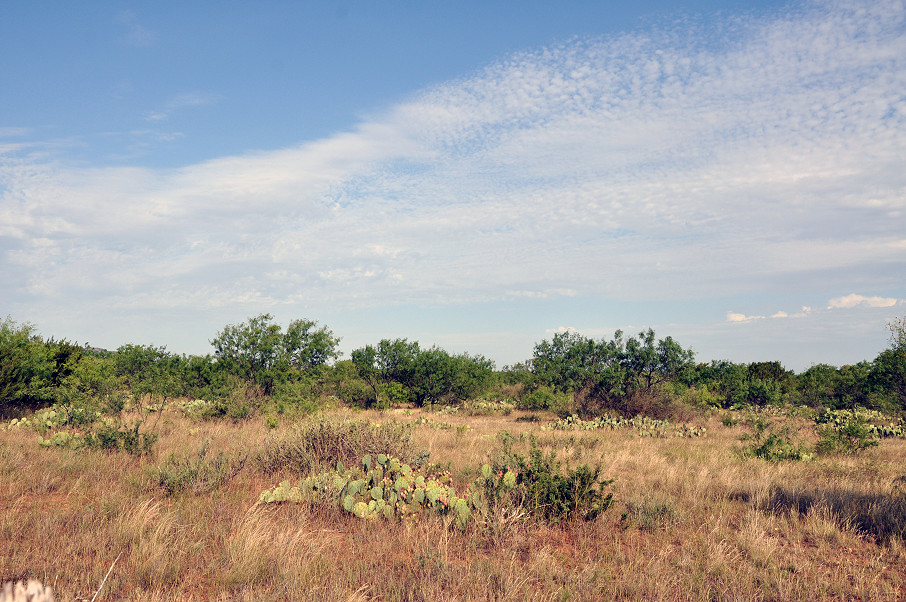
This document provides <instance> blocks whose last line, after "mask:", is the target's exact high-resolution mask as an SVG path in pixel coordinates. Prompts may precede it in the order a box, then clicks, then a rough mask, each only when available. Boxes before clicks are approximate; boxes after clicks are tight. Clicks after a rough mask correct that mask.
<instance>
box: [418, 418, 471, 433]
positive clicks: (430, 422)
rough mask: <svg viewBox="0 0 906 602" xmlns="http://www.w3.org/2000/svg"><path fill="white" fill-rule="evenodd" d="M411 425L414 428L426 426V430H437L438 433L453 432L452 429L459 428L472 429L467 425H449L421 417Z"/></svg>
mask: <svg viewBox="0 0 906 602" xmlns="http://www.w3.org/2000/svg"><path fill="white" fill-rule="evenodd" d="M413 424H414V425H415V426H427V427H428V428H432V429H437V430H440V431H449V430H453V429H454V428H455V429H457V430H459V429H460V428H463V427H464V428H465V429H466V430H471V429H472V427H471V426H469V425H468V424H462V425H454V424H450V423H449V422H441V421H439V420H434V419H432V418H426V417H425V416H421V417H419V418H417V419H416V420H415V421H414V422H413Z"/></svg>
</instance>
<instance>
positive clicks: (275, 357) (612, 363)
mask: <svg viewBox="0 0 906 602" xmlns="http://www.w3.org/2000/svg"><path fill="white" fill-rule="evenodd" d="M889 327H890V331H891V341H890V345H889V347H888V348H887V349H884V350H883V351H881V352H880V353H879V354H878V356H877V357H876V358H875V359H874V360H872V361H862V362H859V363H857V364H855V365H849V366H842V367H834V366H829V365H826V364H818V365H814V366H812V367H810V368H809V369H808V370H805V371H803V372H801V373H799V374H796V373H795V372H793V371H791V370H786V369H784V368H783V366H782V365H781V364H780V362H776V361H767V362H754V363H748V364H741V363H734V362H731V361H727V360H715V361H712V362H708V363H697V362H696V361H695V355H694V353H693V351H692V350H691V349H687V348H684V347H683V346H682V345H680V344H679V343H678V342H677V341H675V340H674V339H673V338H671V337H669V336H668V337H666V338H658V337H657V336H656V335H655V332H654V331H653V330H652V329H648V330H646V331H643V332H640V333H639V334H638V335H636V336H626V335H625V334H624V333H623V332H621V331H617V332H616V333H615V334H614V336H613V337H612V338H600V339H595V338H591V337H587V336H584V335H582V334H580V333H577V332H562V333H557V334H555V335H554V336H553V337H552V338H550V339H548V340H543V341H541V342H539V343H538V344H536V345H535V347H534V349H533V354H532V357H531V359H529V360H527V361H525V362H522V363H520V364H517V365H514V366H505V367H503V368H501V369H497V368H496V367H495V365H494V363H493V362H492V361H491V360H489V359H487V358H485V357H483V356H481V355H470V354H467V353H461V354H454V353H449V352H447V351H446V350H444V349H441V348H439V347H437V346H431V347H427V348H425V347H422V346H421V345H420V344H419V343H418V342H417V341H409V340H408V339H400V338H397V339H382V340H381V341H379V342H377V343H375V344H372V345H366V346H364V347H361V348H358V349H355V350H353V351H352V352H351V354H350V358H349V359H347V360H341V359H340V357H341V356H340V352H339V350H338V345H339V338H338V337H337V336H336V335H335V334H334V333H333V332H332V331H331V330H330V329H329V328H327V327H326V326H322V325H319V324H318V323H317V322H315V321H312V320H307V319H298V320H293V321H292V322H290V323H289V325H288V326H287V327H286V328H285V329H284V328H283V327H282V326H280V325H279V324H277V323H275V322H274V318H273V316H272V315H270V314H261V315H258V316H255V317H252V318H249V319H248V320H246V321H244V322H242V323H239V324H230V325H227V326H225V327H224V328H223V329H222V330H221V331H220V332H218V333H217V334H216V335H215V336H214V338H213V339H211V341H210V342H211V345H212V347H213V353H212V354H208V355H204V356H198V355H178V354H174V353H171V352H169V351H167V349H166V348H165V347H157V346H153V345H139V344H128V345H123V346H121V347H119V348H118V349H116V350H115V351H106V350H99V349H93V348H90V347H87V346H80V345H78V344H76V343H72V342H69V341H66V340H56V339H53V338H49V339H45V338H43V337H41V336H40V335H38V334H37V332H36V329H35V327H34V326H32V325H31V324H27V323H25V324H20V323H17V322H15V321H14V320H12V319H11V318H6V319H5V320H2V321H0V412H2V413H4V414H10V413H15V412H20V411H24V410H28V409H37V408H40V407H46V406H50V405H54V404H70V405H72V404H76V405H78V404H106V405H108V406H111V407H112V409H114V410H116V409H117V406H119V407H122V404H124V403H125V401H124V395H125V394H127V393H128V394H129V395H145V396H150V397H151V398H157V399H159V400H164V401H165V400H167V399H173V398H190V399H205V400H210V401H213V402H216V403H213V404H212V405H211V407H212V408H213V409H212V410H211V411H212V412H213V413H215V414H217V415H229V416H232V417H234V418H241V417H243V416H247V415H250V414H252V413H254V412H256V411H257V410H258V409H260V408H261V407H262V406H265V405H268V404H269V405H271V406H273V407H275V408H277V410H278V411H284V410H293V409H296V410H300V409H301V410H305V411H311V410H312V409H315V408H317V407H319V405H321V404H324V403H329V402H342V403H346V404H349V405H354V406H359V407H378V408H385V407H389V406H393V405H402V404H412V405H415V406H427V405H435V404H441V405H446V404H457V403H460V402H462V401H464V400H469V399H475V398H479V397H486V398H488V399H494V400H505V401H507V402H508V403H512V404H514V405H515V406H517V407H520V408H523V409H529V410H551V411H555V412H557V413H560V414H564V415H565V414H572V413H578V414H582V415H596V414H602V413H605V412H616V413H619V414H622V415H628V416H634V415H638V414H643V415H649V416H653V417H661V416H667V415H675V413H676V412H677V411H678V409H681V408H682V407H687V408H689V407H692V408H695V407H698V408H702V407H716V408H734V407H745V406H766V405H784V404H796V405H807V406H810V407H824V408H828V409H844V408H854V407H866V408H870V409H878V410H882V411H885V412H889V413H898V412H903V411H904V410H906V323H904V319H903V318H900V319H897V320H894V321H893V322H891V323H890V324H889Z"/></svg>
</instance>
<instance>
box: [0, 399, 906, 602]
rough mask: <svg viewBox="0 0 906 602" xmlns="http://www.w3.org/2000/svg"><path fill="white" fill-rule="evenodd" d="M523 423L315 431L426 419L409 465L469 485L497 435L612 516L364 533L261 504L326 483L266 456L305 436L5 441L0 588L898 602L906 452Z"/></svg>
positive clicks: (250, 596)
mask: <svg viewBox="0 0 906 602" xmlns="http://www.w3.org/2000/svg"><path fill="white" fill-rule="evenodd" d="M521 415H522V413H520V412H512V413H510V414H508V415H501V414H497V415H489V416H467V415H465V413H461V414H455V415H438V414H431V413H427V412H423V411H421V410H391V411H386V412H381V413H378V412H349V411H345V410H332V411H330V412H328V413H327V415H323V414H322V415H320V416H317V417H314V418H308V419H306V420H309V421H317V420H325V419H329V420H334V421H337V420H366V421H370V422H374V423H381V424H384V425H387V424H390V423H393V422H399V423H415V422H416V421H417V420H418V419H419V418H423V417H424V418H428V419H429V420H427V421H424V420H423V421H419V422H421V424H418V425H415V426H413V427H412V430H411V440H410V441H409V442H408V444H407V445H408V449H409V451H410V452H411V453H412V454H417V453H419V452H424V451H427V452H430V457H429V461H430V462H434V463H437V464H440V465H443V466H445V467H447V468H448V469H449V470H450V472H451V473H452V475H453V478H454V480H455V481H456V482H457V483H461V484H463V485H464V484H465V483H467V482H469V481H470V480H471V479H473V478H474V477H475V475H476V474H477V473H478V471H479V470H480V467H481V465H482V464H483V463H485V462H487V461H488V459H489V458H490V457H492V456H493V454H494V453H496V452H497V450H499V447H500V437H499V436H498V433H500V432H502V431H506V432H507V433H509V434H510V435H512V441H513V442H514V445H515V447H516V449H519V450H522V451H523V452H525V451H527V449H528V446H529V445H530V443H529V435H530V434H531V435H533V438H534V440H535V441H536V442H537V444H538V445H540V446H541V447H542V448H544V449H546V450H550V451H554V452H556V454H557V457H558V458H559V459H560V460H562V461H563V462H564V464H568V465H569V466H577V465H579V464H582V463H590V464H597V463H601V465H602V466H603V471H602V476H603V477H605V478H614V479H616V480H615V482H614V483H613V485H611V486H610V491H611V492H612V493H613V494H614V500H615V503H614V505H613V507H612V508H610V509H609V510H607V511H606V512H605V513H603V514H602V515H600V516H599V517H598V518H596V519H595V520H592V521H589V522H582V521H570V522H567V523H565V524H553V525H552V524H548V523H545V522H541V521H538V520H535V519H532V518H529V517H527V516H519V515H518V514H515V513H506V512H501V513H498V514H496V515H493V516H488V517H486V518H485V519H484V520H482V521H476V522H474V523H473V524H471V525H470V526H469V527H468V528H467V529H466V530H465V531H464V532H460V531H459V530H457V529H455V528H453V527H452V525H451V520H450V519H449V518H448V517H444V516H434V515H424V516H419V517H418V518H415V519H407V520H404V521H402V522H398V521H388V520H374V521H369V520H362V519H358V518H356V517H354V516H352V515H350V514H347V513H345V512H343V510H342V509H341V508H339V507H336V506H332V505H329V504H309V503H286V504H261V503H259V502H258V499H259V495H260V494H261V492H262V491H263V490H265V489H268V488H270V487H272V486H274V485H275V484H277V483H279V482H280V481H281V480H283V479H290V480H296V481H297V480H298V479H299V478H300V476H302V474H300V473H301V472H302V471H305V470H313V469H316V468H317V466H309V467H307V468H306V467H304V466H303V465H302V464H299V463H294V462H292V461H289V460H288V459H287V458H288V456H286V455H283V456H281V455H279V454H275V453H274V449H275V446H276V445H278V442H280V441H283V442H286V441H290V440H291V439H292V437H293V436H294V433H297V432H298V429H297V427H296V426H295V425H293V424H292V423H291V422H290V421H289V420H287V419H283V420H282V421H281V422H280V424H279V425H278V426H277V427H276V428H269V427H268V426H266V425H265V421H264V420H262V419H260V418H256V419H248V420H245V421H239V422H233V421H229V420H219V421H199V420H194V419H191V418H187V417H185V416H183V415H182V414H181V413H179V412H176V411H170V410H168V411H166V412H164V414H163V415H162V417H161V419H160V422H159V423H158V425H157V427H156V429H157V431H158V432H159V434H160V438H159V439H158V441H157V443H156V445H155V447H154V452H153V453H152V454H150V455H146V456H133V455H129V454H125V453H122V452H116V453H106V452H101V451H89V450H84V449H79V450H70V449H66V448H45V447H41V446H39V445H38V443H37V439H38V434H37V433H36V432H35V431H34V430H32V429H28V428H12V429H9V430H4V431H0V506H2V513H0V577H2V579H3V580H4V581H5V580H10V579H24V578H36V579H40V580H42V581H43V582H44V583H46V584H49V585H51V586H52V587H53V588H54V591H55V592H56V594H57V600H91V599H92V597H93V596H94V595H95V593H96V592H98V588H99V587H100V586H101V584H102V582H104V579H105V575H107V574H108V571H109V577H108V578H107V581H106V582H104V586H103V588H102V589H101V591H100V593H99V595H98V596H97V598H96V599H97V600H134V601H140V600H141V601H152V600H256V601H257V600H318V601H319V602H323V601H329V600H432V601H433V600H899V599H906V550H904V544H903V533H904V532H906V531H904V529H906V440H904V439H901V438H890V439H884V440H882V441H881V442H880V445H879V446H877V447H874V448H871V449H868V450H865V451H863V452H862V453H860V454H858V455H838V456H829V457H818V458H816V459H814V460H812V461H797V462H776V463H771V462H766V461H764V460H761V459H758V458H746V457H743V456H742V455H741V454H740V453H739V452H738V450H739V449H740V448H741V447H742V446H743V445H744V443H741V442H740V437H741V436H742V435H743V434H744V433H746V432H747V427H746V426H745V425H744V423H743V422H742V421H740V423H739V424H737V425H734V426H725V424H724V422H722V421H721V419H720V417H719V416H716V415H715V416H712V417H710V418H702V419H699V420H698V421H697V423H698V424H699V426H705V427H707V436H705V437H697V438H676V437H665V438H657V437H642V436H640V435H639V433H638V432H637V431H635V430H631V429H616V430H596V431H559V430H544V429H542V428H541V427H542V426H543V425H544V424H545V423H546V422H545V420H549V419H551V418H553V416H548V417H542V418H544V419H545V420H542V421H541V422H526V421H517V418H519V417H520V416H521ZM787 420H788V421H790V422H789V426H790V427H791V428H792V429H793V431H794V432H795V431H796V429H797V428H799V429H800V435H799V436H800V437H801V438H803V439H805V440H807V439H808V438H809V437H810V436H812V434H811V433H810V431H809V429H807V428H806V427H805V426H804V423H803V424H799V423H797V422H796V420H795V419H787ZM442 423H443V424H442ZM727 424H731V421H727ZM269 426H274V424H273V423H272V424H270V425H269ZM441 427H443V428H441ZM281 449H282V448H281ZM202 450H204V455H203V456H201V455H200V454H201V452H202ZM193 467H194V469H193ZM196 469H197V470H196ZM193 470H194V472H193ZM206 471H207V472H206ZM162 475H163V476H162ZM180 475H181V476H182V477H184V478H183V480H179V479H178V478H177V477H178V476H180ZM111 566H112V569H111Z"/></svg>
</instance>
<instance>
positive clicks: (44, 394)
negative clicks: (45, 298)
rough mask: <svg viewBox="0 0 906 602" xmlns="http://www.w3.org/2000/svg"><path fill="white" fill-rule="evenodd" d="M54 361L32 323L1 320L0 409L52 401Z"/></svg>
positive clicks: (8, 319)
mask: <svg viewBox="0 0 906 602" xmlns="http://www.w3.org/2000/svg"><path fill="white" fill-rule="evenodd" d="M55 367H56V362H55V361H54V358H53V357H52V356H51V353H50V352H49V350H48V349H47V347H46V346H45V345H44V343H43V342H42V340H41V338H40V337H39V336H38V335H37V334H36V333H35V327H34V326H32V325H31V324H28V323H24V324H18V323H16V322H15V321H14V320H13V319H12V318H9V317H7V318H5V319H4V320H3V321H0V410H7V409H9V408H10V407H12V406H17V405H44V404H48V403H53V391H52V390H51V386H50V382H51V380H52V378H53V373H54V369H55Z"/></svg>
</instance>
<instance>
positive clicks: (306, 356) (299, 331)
mask: <svg viewBox="0 0 906 602" xmlns="http://www.w3.org/2000/svg"><path fill="white" fill-rule="evenodd" d="M273 319H274V318H273V316H272V315H270V314H261V315H259V316H255V317H253V318H249V319H248V320H247V321H246V322H243V323H241V324H229V325H227V326H226V327H224V329H223V330H222V331H221V332H219V333H218V334H217V336H216V337H214V339H212V340H211V345H213V346H214V353H215V355H216V357H217V361H218V363H219V364H220V365H221V366H222V367H223V368H224V369H225V370H227V371H228V372H229V373H231V374H235V375H237V376H239V377H241V378H243V379H246V380H249V381H252V382H255V383H257V384H258V385H259V386H261V387H262V388H263V389H264V392H265V393H266V394H270V393H272V392H273V391H274V388H275V387H276V385H277V384H279V383H280V382H282V381H285V380H287V379H289V378H291V377H292V375H293V373H294V372H295V373H300V372H302V371H305V370H310V369H312V368H317V367H320V366H323V365H324V364H326V363H327V362H328V361H330V360H333V359H336V358H338V357H339V356H340V354H339V352H338V351H337V345H338V344H339V339H338V338H337V337H335V336H334V334H333V332H331V331H330V330H329V329H328V328H327V327H320V328H317V322H313V321H311V320H304V319H303V320H294V321H292V322H290V324H289V326H288V327H287V329H286V332H285V333H284V332H283V329H282V328H281V327H280V326H279V325H278V324H274V323H273Z"/></svg>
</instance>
